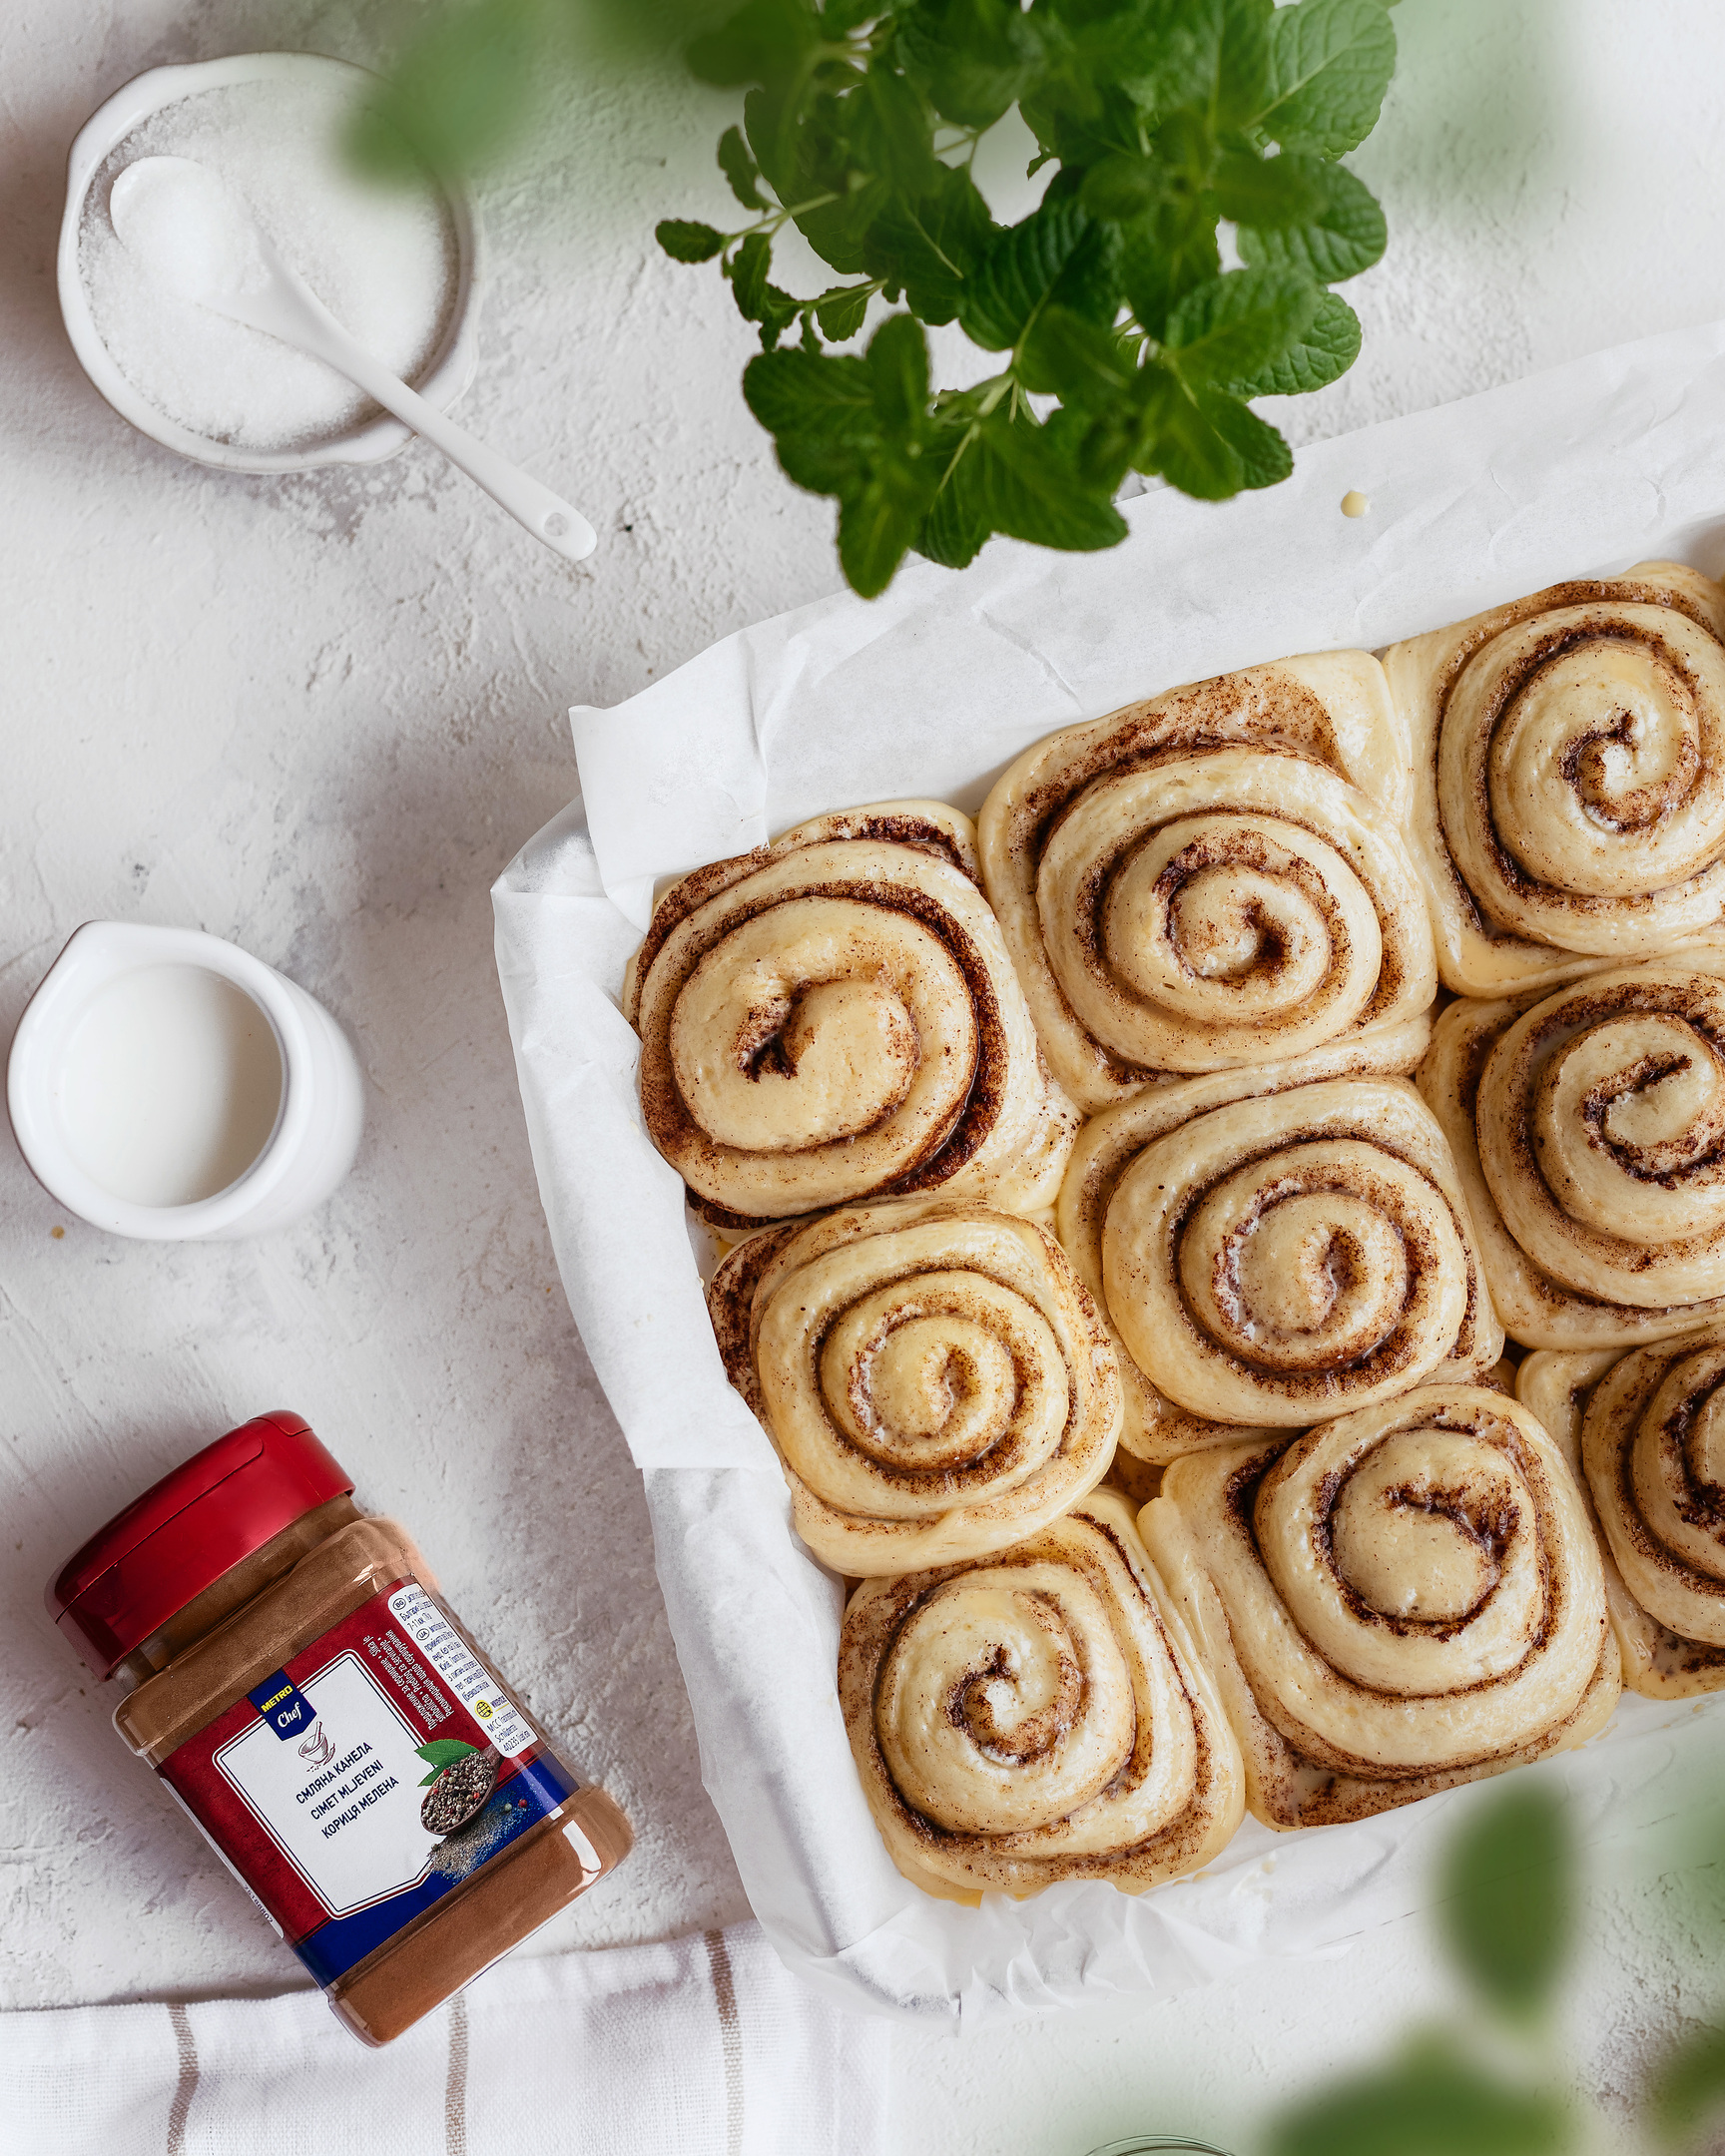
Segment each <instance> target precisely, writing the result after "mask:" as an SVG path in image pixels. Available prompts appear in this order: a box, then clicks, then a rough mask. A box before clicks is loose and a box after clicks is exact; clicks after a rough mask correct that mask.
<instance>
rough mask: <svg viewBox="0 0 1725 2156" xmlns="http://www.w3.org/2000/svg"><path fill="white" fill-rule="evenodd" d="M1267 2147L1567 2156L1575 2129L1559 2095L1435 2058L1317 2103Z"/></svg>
mask: <svg viewBox="0 0 1725 2156" xmlns="http://www.w3.org/2000/svg"><path fill="white" fill-rule="evenodd" d="M1267 2145H1268V2148H1269V2151H1270V2156H1563V2152H1564V2151H1566V2150H1569V2149H1572V2148H1573V2147H1574V2146H1575V2129H1574V2124H1573V2121H1572V2120H1571V2117H1570V2114H1569V2112H1568V2110H1567V2108H1566V2107H1565V2106H1564V2104H1563V2103H1562V2102H1561V2101H1560V2100H1559V2099H1558V2098H1557V2097H1555V2096H1553V2095H1551V2094H1549V2093H1547V2092H1545V2091H1542V2090H1537V2089H1526V2088H1517V2087H1514V2086H1512V2085H1511V2084H1509V2083H1507V2082H1504V2081H1500V2080H1498V2079H1496V2078H1494V2077H1493V2076H1492V2075H1490V2074H1487V2073H1486V2072H1485V2071H1484V2070H1483V2069H1482V2068H1481V2067H1478V2066H1476V2065H1473V2064H1472V2063H1471V2062H1470V2061H1468V2060H1466V2059H1463V2058H1461V2057H1459V2056H1457V2055H1455V2054H1453V2053H1451V2052H1447V2051H1442V2050H1433V2051H1428V2052H1426V2053H1424V2054H1421V2055H1417V2056H1414V2057H1411V2058H1409V2059H1407V2060H1405V2061H1404V2062H1403V2063H1401V2064H1400V2065H1395V2066H1390V2067H1388V2068H1386V2069H1384V2070H1383V2071H1382V2072H1378V2073H1365V2074H1358V2075H1355V2076H1353V2077H1351V2078H1350V2079H1348V2080H1345V2081H1339V2082H1337V2083H1336V2084H1334V2085H1333V2086H1332V2087H1331V2088H1329V2089H1327V2090H1325V2091H1323V2092H1322V2093H1320V2094H1318V2095H1316V2096H1312V2097H1308V2098H1307V2099H1306V2101H1305V2102H1303V2103H1301V2104H1298V2105H1296V2106H1294V2107H1293V2108H1292V2109H1291V2110H1289V2111H1286V2112H1284V2113H1283V2115H1282V2117H1281V2118H1280V2119H1279V2120H1278V2121H1277V2122H1276V2124H1275V2125H1274V2127H1273V2128H1272V2130H1271V2132H1270V2135H1269V2139H1268V2144H1267Z"/></svg>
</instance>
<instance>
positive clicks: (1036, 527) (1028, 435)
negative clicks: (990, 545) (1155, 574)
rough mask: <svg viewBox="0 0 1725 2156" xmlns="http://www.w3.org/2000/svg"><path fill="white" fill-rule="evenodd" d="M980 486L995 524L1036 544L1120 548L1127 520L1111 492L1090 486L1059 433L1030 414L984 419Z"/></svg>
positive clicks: (1011, 535)
mask: <svg viewBox="0 0 1725 2156" xmlns="http://www.w3.org/2000/svg"><path fill="white" fill-rule="evenodd" d="M979 451H980V458H979V469H978V473H977V480H976V483H977V486H978V490H979V492H980V495H981V499H982V505H983V509H984V513H985V514H986V516H987V518H988V521H989V522H990V524H991V525H992V526H993V528H994V529H995V530H996V531H998V532H1004V533H1006V535H1007V536H1008V538H1012V539H1023V540H1027V541H1028V542H1029V543H1030V544H1031V545H1032V546H1045V547H1058V548H1061V549H1062V550H1064V551H1068V552H1077V553H1088V552H1091V551H1093V550H1094V549H1096V548H1098V547H1111V546H1117V545H1118V544H1119V543H1120V541H1121V540H1122V539H1124V538H1125V536H1126V520H1125V518H1124V517H1123V516H1122V515H1121V514H1120V512H1119V510H1118V509H1116V508H1115V507H1114V505H1113V503H1112V502H1111V501H1110V500H1109V499H1108V496H1107V493H1106V492H1102V491H1099V490H1098V489H1096V488H1094V487H1086V486H1085V485H1084V484H1083V483H1082V480H1081V477H1080V474H1079V473H1078V471H1077V470H1076V468H1075V466H1074V464H1073V462H1072V461H1071V460H1070V459H1069V458H1068V457H1067V456H1065V455H1064V454H1063V453H1062V442H1061V437H1060V436H1059V435H1057V434H1055V435H1051V434H1050V432H1049V430H1048V428H1046V427H1043V426H1038V425H1037V424H1036V422H1035V421H1034V420H1033V419H1032V418H1031V417H1030V415H1029V413H1028V412H1025V411H1020V412H1019V413H1018V414H1017V415H1016V416H1015V417H1010V418H1009V417H1008V416H1007V414H1006V413H1005V412H1004V411H1003V410H1000V411H996V412H994V413H993V414H992V415H991V416H990V417H989V418H988V419H987V420H986V421H984V423H983V428H982V439H981V442H980V444H979Z"/></svg>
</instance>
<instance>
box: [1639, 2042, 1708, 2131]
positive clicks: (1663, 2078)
mask: <svg viewBox="0 0 1725 2156" xmlns="http://www.w3.org/2000/svg"><path fill="white" fill-rule="evenodd" d="M1647 2094H1648V2107H1649V2109H1650V2111H1651V2113H1652V2117H1653V2127H1654V2131H1655V2132H1656V2133H1657V2134H1658V2136H1659V2138H1660V2140H1661V2141H1663V2142H1665V2143H1667V2144H1668V2145H1671V2146H1675V2147H1678V2148H1683V2147H1689V2146H1692V2145H1693V2143H1694V2140H1695V2137H1696V2135H1697V2134H1698V2133H1699V2132H1700V2130H1701V2129H1702V2128H1703V2127H1704V2126H1706V2125H1708V2124H1710V2123H1711V2122H1712V2121H1713V2120H1714V2119H1715V2118H1716V2117H1717V2115H1718V2113H1719V2110H1720V2107H1721V2105H1725V2029H1718V2028H1699V2029H1693V2030H1691V2031H1689V2032H1688V2033H1687V2034H1686V2035H1683V2036H1681V2037H1679V2038H1678V2040H1677V2042H1676V2043H1674V2044H1673V2045H1672V2046H1671V2048H1670V2049H1669V2050H1668V2051H1667V2052H1666V2053H1665V2055H1664V2057H1663V2058H1661V2059H1660V2060H1659V2061H1658V2063H1657V2064H1656V2065H1655V2066H1654V2068H1653V2072H1652V2075H1651V2076H1650V2078H1649V2082H1648V2090H1647Z"/></svg>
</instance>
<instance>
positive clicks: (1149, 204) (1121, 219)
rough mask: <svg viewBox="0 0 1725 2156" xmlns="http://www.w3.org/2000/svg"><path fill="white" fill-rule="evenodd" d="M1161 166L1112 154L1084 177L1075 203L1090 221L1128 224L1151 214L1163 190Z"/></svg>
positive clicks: (1146, 160)
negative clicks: (1102, 219)
mask: <svg viewBox="0 0 1725 2156" xmlns="http://www.w3.org/2000/svg"><path fill="white" fill-rule="evenodd" d="M1164 184H1165V182H1164V175H1163V171H1162V168H1161V166H1160V165H1159V164H1158V163H1157V162H1156V160H1155V159H1154V158H1147V157H1133V156H1130V155H1128V154H1127V153H1126V152H1125V151H1116V152H1115V153H1114V155H1113V156H1111V157H1105V158H1104V159H1103V160H1102V162H1101V163H1100V164H1099V165H1092V166H1091V168H1090V170H1089V171H1088V172H1087V173H1086V174H1085V175H1084V185H1083V186H1082V188H1081V189H1080V190H1079V194H1078V199H1079V201H1080V202H1081V203H1082V204H1083V205H1084V208H1085V209H1086V210H1087V211H1088V212H1089V213H1090V215H1091V216H1092V217H1093V218H1110V219H1112V220H1113V221H1114V222H1115V223H1117V224H1126V223H1129V222H1130V221H1131V220H1132V219H1134V218H1141V217H1143V216H1145V215H1146V213H1147V212H1149V211H1150V210H1152V209H1153V208H1154V207H1155V205H1156V203H1157V202H1158V201H1159V200H1160V198H1161V194H1162V189H1163V186H1164Z"/></svg>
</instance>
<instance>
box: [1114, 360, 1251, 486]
mask: <svg viewBox="0 0 1725 2156" xmlns="http://www.w3.org/2000/svg"><path fill="white" fill-rule="evenodd" d="M1142 376H1143V379H1142V382H1141V384H1140V390H1139V394H1140V399H1141V417H1140V420H1139V428H1138V439H1137V443H1136V447H1135V449H1134V453H1133V462H1134V464H1136V466H1137V468H1138V469H1139V470H1140V471H1142V472H1154V473H1157V474H1159V475H1160V476H1161V477H1162V478H1164V479H1166V480H1167V481H1168V483H1169V485H1170V486H1175V487H1178V488H1179V489H1180V491H1181V493H1182V494H1191V495H1193V496H1195V497H1196V498H1197V499H1198V500H1199V501H1226V500H1227V499H1228V497H1229V496H1230V495H1231V494H1238V493H1239V491H1240V489H1241V488H1242V487H1243V486H1244V485H1245V484H1246V465H1245V462H1244V460H1243V458H1242V457H1241V455H1240V453H1239V451H1238V450H1237V449H1236V448H1235V447H1234V445H1233V443H1232V442H1231V441H1230V440H1229V439H1228V437H1227V435H1226V434H1225V433H1223V432H1222V431H1221V430H1220V429H1219V428H1217V427H1216V426H1215V425H1214V424H1213V422H1212V420H1211V419H1210V417H1209V415H1208V414H1207V413H1206V412H1205V411H1204V410H1203V409H1202V408H1201V407H1200V405H1199V403H1198V401H1197V397H1196V396H1195V395H1194V393H1193V391H1192V389H1191V387H1190V386H1189V384H1187V383H1186V382H1183V381H1182V380H1181V379H1180V377H1179V376H1178V375H1177V374H1175V373H1174V372H1173V371H1172V369H1171V368H1169V367H1166V366H1164V365H1163V364H1162V363H1161V362H1160V361H1159V360H1151V361H1150V362H1149V363H1148V364H1147V365H1146V366H1145V367H1144V368H1143V369H1142Z"/></svg>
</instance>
